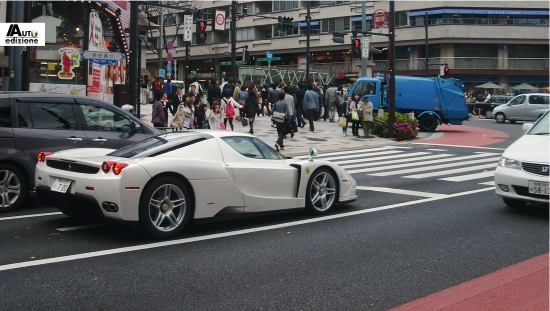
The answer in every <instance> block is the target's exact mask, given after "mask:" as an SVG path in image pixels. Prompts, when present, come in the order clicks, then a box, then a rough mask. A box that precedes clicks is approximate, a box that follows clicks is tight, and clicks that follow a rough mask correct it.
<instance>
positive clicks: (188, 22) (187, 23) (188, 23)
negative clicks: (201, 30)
mask: <svg viewBox="0 0 550 311" xmlns="http://www.w3.org/2000/svg"><path fill="white" fill-rule="evenodd" d="M192 27H193V15H185V16H184V18H183V41H189V42H191V32H192V30H191V28H192Z"/></svg>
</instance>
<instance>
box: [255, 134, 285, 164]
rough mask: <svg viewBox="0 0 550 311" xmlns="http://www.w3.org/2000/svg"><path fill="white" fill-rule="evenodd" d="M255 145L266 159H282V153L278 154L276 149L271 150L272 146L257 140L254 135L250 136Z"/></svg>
mask: <svg viewBox="0 0 550 311" xmlns="http://www.w3.org/2000/svg"><path fill="white" fill-rule="evenodd" d="M251 139H252V141H253V142H254V144H255V145H256V147H258V149H260V152H261V153H262V154H263V155H264V157H265V158H266V159H269V160H281V159H283V157H282V155H280V154H279V153H278V152H277V151H275V150H273V148H271V147H269V146H268V145H267V144H266V143H264V142H263V141H261V140H259V139H258V138H256V137H252V138H251Z"/></svg>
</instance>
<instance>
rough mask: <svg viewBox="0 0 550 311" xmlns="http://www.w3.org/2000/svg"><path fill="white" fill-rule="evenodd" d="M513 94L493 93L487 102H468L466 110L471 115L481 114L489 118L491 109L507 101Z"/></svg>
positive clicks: (491, 113)
mask: <svg viewBox="0 0 550 311" xmlns="http://www.w3.org/2000/svg"><path fill="white" fill-rule="evenodd" d="M512 98H514V96H506V95H495V96H493V97H492V98H491V99H490V100H489V101H488V102H486V103H485V102H474V103H468V110H469V111H470V113H471V114H473V115H476V116H477V115H478V114H481V115H482V116H485V118H487V119H490V118H492V115H493V109H495V107H497V106H500V105H502V104H506V103H507V102H509V101H510V100H511V99H512Z"/></svg>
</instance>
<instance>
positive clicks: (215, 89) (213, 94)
mask: <svg viewBox="0 0 550 311" xmlns="http://www.w3.org/2000/svg"><path fill="white" fill-rule="evenodd" d="M217 82H218V81H216V80H212V85H210V86H209V87H208V97H207V100H208V103H209V104H210V107H212V104H213V103H214V101H219V102H221V99H222V90H221V89H220V87H219V86H217V85H216V84H217Z"/></svg>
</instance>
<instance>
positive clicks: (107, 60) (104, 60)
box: [80, 51, 124, 65]
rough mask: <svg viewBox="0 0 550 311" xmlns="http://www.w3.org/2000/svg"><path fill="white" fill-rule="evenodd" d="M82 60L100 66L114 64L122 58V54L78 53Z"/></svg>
mask: <svg viewBox="0 0 550 311" xmlns="http://www.w3.org/2000/svg"><path fill="white" fill-rule="evenodd" d="M80 56H82V58H85V59H87V60H88V61H89V62H90V63H94V64H100V65H110V64H116V62H118V61H120V60H122V59H123V58H124V54H122V53H119V52H101V51H84V52H82V53H80Z"/></svg>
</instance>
